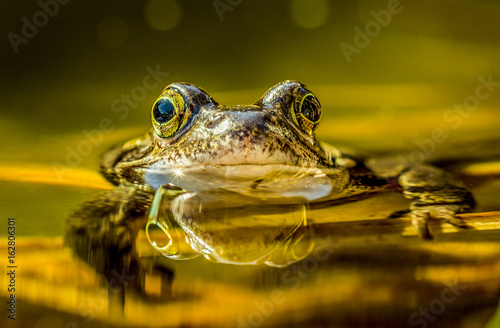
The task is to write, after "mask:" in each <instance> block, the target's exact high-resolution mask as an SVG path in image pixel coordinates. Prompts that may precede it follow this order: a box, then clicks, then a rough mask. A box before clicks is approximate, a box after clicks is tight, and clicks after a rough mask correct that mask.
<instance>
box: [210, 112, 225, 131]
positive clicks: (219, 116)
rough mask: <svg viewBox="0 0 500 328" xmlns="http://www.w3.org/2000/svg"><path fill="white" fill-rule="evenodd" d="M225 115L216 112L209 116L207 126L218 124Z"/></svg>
mask: <svg viewBox="0 0 500 328" xmlns="http://www.w3.org/2000/svg"><path fill="white" fill-rule="evenodd" d="M224 119H225V115H224V114H223V113H217V114H215V115H213V116H212V117H210V118H209V120H208V122H207V128H209V129H213V128H215V127H216V126H217V125H219V124H220V123H221V122H222V121H224Z"/></svg>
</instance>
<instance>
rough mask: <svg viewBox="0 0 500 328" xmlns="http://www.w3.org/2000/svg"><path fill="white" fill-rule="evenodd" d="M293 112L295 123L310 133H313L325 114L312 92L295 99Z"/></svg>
mask: <svg viewBox="0 0 500 328" xmlns="http://www.w3.org/2000/svg"><path fill="white" fill-rule="evenodd" d="M291 112H292V118H293V121H294V122H295V124H296V125H297V126H298V127H300V128H301V129H302V130H303V131H304V132H306V133H307V134H308V135H312V134H313V132H314V130H316V128H317V127H318V124H319V121H320V120H321V116H322V115H323V110H322V109H321V104H320V103H319V101H318V99H317V98H316V97H315V96H314V95H313V94H312V93H307V94H306V95H304V96H303V97H301V98H300V97H299V98H298V99H297V100H296V101H294V102H293V105H292V108H291Z"/></svg>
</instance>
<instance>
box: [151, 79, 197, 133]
mask: <svg viewBox="0 0 500 328" xmlns="http://www.w3.org/2000/svg"><path fill="white" fill-rule="evenodd" d="M189 117H190V111H189V109H188V106H186V103H185V101H184V98H183V97H182V96H181V95H180V94H179V93H177V92H176V91H175V90H173V89H166V90H165V91H164V92H163V93H162V94H161V95H160V97H159V98H158V99H157V100H156V102H155V104H154V105H153V109H152V110H151V121H152V122H153V127H154V129H155V131H156V134H158V136H160V137H162V138H169V137H171V136H173V135H174V134H175V133H176V132H177V131H179V130H180V129H181V128H182V127H183V126H184V125H185V124H186V122H187V120H188V119H189Z"/></svg>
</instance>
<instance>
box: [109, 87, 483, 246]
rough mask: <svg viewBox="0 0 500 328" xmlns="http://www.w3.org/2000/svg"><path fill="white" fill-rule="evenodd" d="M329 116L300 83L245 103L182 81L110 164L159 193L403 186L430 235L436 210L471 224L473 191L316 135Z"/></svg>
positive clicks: (129, 181)
mask: <svg viewBox="0 0 500 328" xmlns="http://www.w3.org/2000/svg"><path fill="white" fill-rule="evenodd" d="M321 117H322V108H321V105H320V102H319V101H318V99H317V98H316V97H315V96H314V94H313V93H312V92H311V91H309V90H308V89H307V88H306V87H305V86H304V85H303V84H301V83H299V82H295V81H285V82H281V83H278V84H276V85H275V86H273V87H272V88H271V89H269V90H268V91H267V92H266V93H265V94H264V96H263V97H262V98H261V99H259V100H258V101H257V102H256V103H255V104H253V105H246V106H241V105H238V106H224V105H220V104H218V103H217V102H216V101H215V100H214V99H213V98H212V97H211V96H210V95H209V94H208V93H206V92H205V91H204V90H202V89H200V88H198V87H196V86H194V85H191V84H187V83H175V84H171V85H169V86H167V87H166V88H165V89H164V91H163V92H162V94H161V95H160V97H159V98H158V99H157V101H156V102H155V104H154V105H153V108H152V112H151V119H152V123H153V128H152V129H151V130H150V131H149V132H147V133H146V135H145V136H144V137H143V138H138V139H135V140H132V141H130V142H128V143H126V144H125V145H123V146H122V147H116V148H113V149H111V150H109V151H108V152H107V153H106V154H104V156H103V159H102V171H103V173H104V175H105V177H106V178H107V179H108V180H109V181H111V182H112V183H114V184H116V185H120V186H124V185H129V186H132V187H134V188H140V189H142V190H144V191H147V192H151V193H155V192H156V194H157V196H158V192H159V191H163V192H164V191H165V189H164V188H165V186H172V185H174V186H176V187H180V188H182V190H185V191H188V192H190V193H203V192H209V191H211V190H225V191H228V192H235V193H238V194H239V195H245V196H249V197H257V198H262V199H275V200H276V199H279V198H282V199H285V198H287V199H288V198H290V197H292V198H293V197H301V198H302V199H306V200H307V201H308V202H321V201H326V200H332V199H334V200H337V202H336V203H342V202H344V201H345V202H349V201H352V200H354V199H356V196H357V195H362V194H363V195H366V194H370V195H373V194H376V193H378V192H384V191H386V192H387V191H389V190H390V191H394V190H398V191H401V192H402V193H403V195H404V196H405V197H406V198H407V199H408V200H409V204H410V206H409V211H408V213H409V215H410V216H411V218H412V222H413V225H414V227H415V229H416V230H417V232H418V234H419V235H420V236H421V237H423V238H430V237H431V236H430V234H429V230H428V227H427V223H428V220H429V219H430V218H431V217H434V218H439V219H444V220H446V221H448V222H449V223H451V224H453V225H457V226H464V224H463V222H462V221H461V220H460V219H459V218H457V217H456V216H455V214H456V213H459V212H462V211H466V210H469V209H471V208H472V207H473V205H474V199H473V197H472V195H471V193H470V192H469V191H468V190H466V189H465V188H463V187H462V186H461V185H460V183H459V182H457V181H456V180H454V179H453V178H452V177H451V176H449V175H448V174H447V173H445V172H443V171H441V170H440V169H438V168H435V167H432V166H428V165H417V166H414V167H404V166H403V165H393V166H388V167H383V168H381V167H378V168H377V167H375V166H370V165H369V164H367V163H369V162H368V161H366V160H365V159H364V158H361V157H359V156H357V155H355V154H354V153H352V152H346V151H340V150H339V149H337V148H335V147H332V146H330V145H327V144H324V143H321V142H319V141H318V140H317V139H316V138H315V133H314V132H315V130H316V128H317V127H318V124H319V123H320V120H321ZM169 188H170V189H171V188H172V187H168V188H167V189H169ZM159 197H160V198H162V197H163V196H159Z"/></svg>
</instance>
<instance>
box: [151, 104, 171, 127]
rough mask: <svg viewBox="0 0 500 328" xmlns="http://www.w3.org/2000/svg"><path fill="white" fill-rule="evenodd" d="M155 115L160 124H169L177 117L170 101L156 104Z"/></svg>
mask: <svg viewBox="0 0 500 328" xmlns="http://www.w3.org/2000/svg"><path fill="white" fill-rule="evenodd" d="M153 115H154V118H155V120H156V121H157V122H158V123H166V122H169V121H170V120H172V119H173V118H174V117H175V115H176V112H175V106H174V104H173V103H172V101H170V100H169V99H160V100H158V101H157V102H156V104H155V108H154V110H153Z"/></svg>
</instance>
